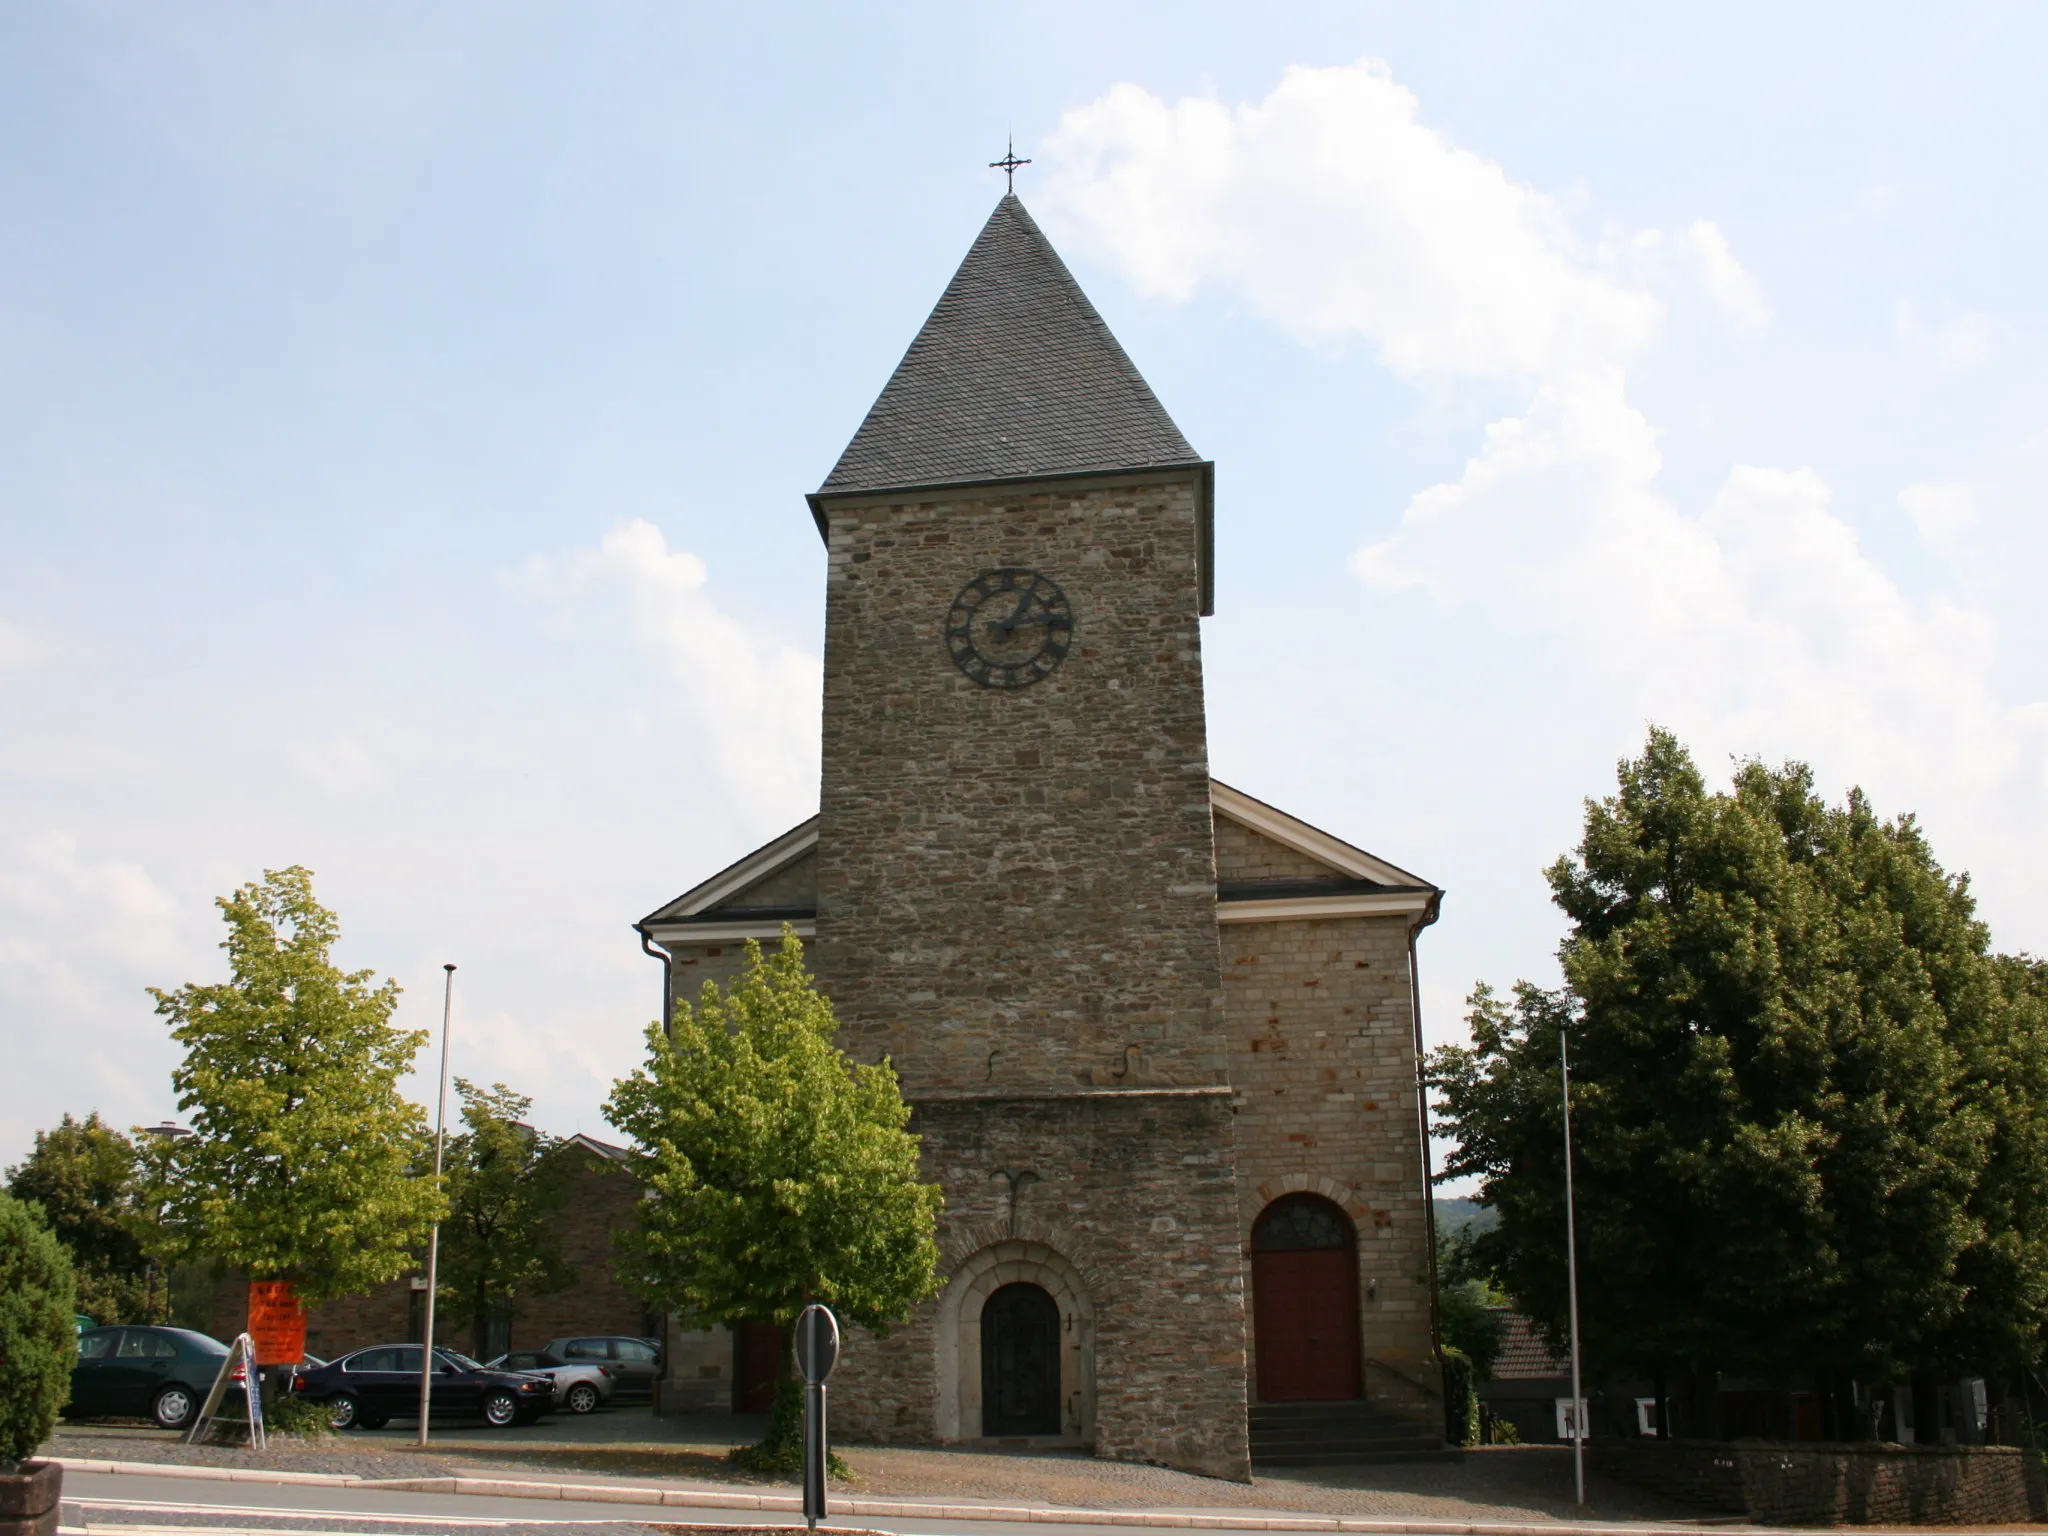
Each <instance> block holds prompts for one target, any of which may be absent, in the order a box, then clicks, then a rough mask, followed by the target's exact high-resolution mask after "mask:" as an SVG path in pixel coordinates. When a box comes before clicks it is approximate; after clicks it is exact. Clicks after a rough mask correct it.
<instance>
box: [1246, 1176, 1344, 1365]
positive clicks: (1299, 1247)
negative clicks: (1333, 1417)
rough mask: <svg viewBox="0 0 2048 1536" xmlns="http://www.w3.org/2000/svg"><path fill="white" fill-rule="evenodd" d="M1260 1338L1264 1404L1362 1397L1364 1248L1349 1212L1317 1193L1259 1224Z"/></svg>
mask: <svg viewBox="0 0 2048 1536" xmlns="http://www.w3.org/2000/svg"><path fill="white" fill-rule="evenodd" d="M1252 1330H1253V1333H1252V1340H1253V1344H1254V1345H1255V1347H1256V1349H1257V1352H1258V1362H1259V1363H1258V1392H1259V1401H1260V1402H1264V1403H1297V1402H1340V1401H1346V1400H1349V1399H1351V1398H1355V1397H1358V1396H1359V1395H1360V1391H1361V1366H1360V1361H1359V1339H1358V1245H1357V1241H1356V1238H1355V1236H1354V1234H1353V1232H1352V1229H1351V1222H1350V1220H1349V1219H1348V1218H1347V1217H1346V1216H1345V1214H1344V1213H1343V1212H1342V1211H1340V1210H1338V1209H1337V1207H1336V1206H1334V1205H1332V1204H1331V1203H1330V1202H1329V1201H1327V1200H1324V1199H1320V1198H1319V1197H1317V1196H1315V1195H1288V1196H1286V1197H1285V1198H1284V1199H1280V1200H1276V1201H1274V1202H1273V1203H1272V1204H1271V1205H1269V1206H1267V1207H1266V1209H1265V1211H1264V1212H1263V1213H1261V1215H1260V1216H1259V1219H1258V1222H1257V1224H1256V1225H1255V1226H1254V1227H1253V1228H1252Z"/></svg>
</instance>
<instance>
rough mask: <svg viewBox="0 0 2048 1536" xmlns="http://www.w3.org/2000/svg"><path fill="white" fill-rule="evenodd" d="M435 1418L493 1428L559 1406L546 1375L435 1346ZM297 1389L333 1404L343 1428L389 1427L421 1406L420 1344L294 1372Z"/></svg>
mask: <svg viewBox="0 0 2048 1536" xmlns="http://www.w3.org/2000/svg"><path fill="white" fill-rule="evenodd" d="M434 1360H435V1363H436V1369H435V1372H434V1406H433V1414H434V1417H435V1418H437V1419H438V1418H443V1417H446V1418H451V1419H456V1418H481V1419H482V1420H483V1421H484V1422H485V1423H486V1424H489V1425H490V1426H492V1427H493V1428H494V1429H504V1428H507V1427H508V1426H510V1425H514V1424H531V1423H532V1422H533V1421H534V1420H535V1419H537V1418H539V1417H540V1416H541V1415H542V1414H544V1413H546V1412H547V1411H548V1410H549V1409H550V1408H552V1407H554V1405H555V1384H554V1382H553V1381H551V1380H549V1379H548V1378H547V1377H546V1376H537V1375H534V1374H532V1373H530V1372H524V1371H500V1370H494V1369H492V1368H491V1367H490V1366H487V1365H479V1364H477V1363H476V1361H474V1360H472V1359H470V1358H469V1357H468V1356H467V1355H458V1354H457V1353H456V1352H455V1351H454V1350H452V1349H436V1350H435V1351H434ZM292 1390H293V1391H294V1392H298V1393H302V1394H304V1396H305V1398H306V1400H307V1401H308V1402H315V1403H326V1404H327V1405H328V1407H329V1410H330V1416H331V1419H332V1421H333V1424H334V1427H335V1428H336V1429H351V1428H358V1427H359V1428H362V1429H382V1428H383V1427H384V1426H385V1425H386V1424H388V1423H390V1422H391V1421H392V1420H393V1419H416V1418H418V1417H419V1411H420V1346H419V1345H417V1344H376V1345H372V1346H371V1347H370V1348H368V1349H358V1350H354V1351H352V1352H350V1353H349V1354H346V1355H343V1356H342V1357H341V1358H340V1359H339V1360H334V1361H331V1362H329V1363H328V1364H326V1365H316V1366H313V1367H311V1368H310V1369H307V1370H303V1371H300V1372H298V1373H296V1374H295V1375H294V1376H293V1377H292Z"/></svg>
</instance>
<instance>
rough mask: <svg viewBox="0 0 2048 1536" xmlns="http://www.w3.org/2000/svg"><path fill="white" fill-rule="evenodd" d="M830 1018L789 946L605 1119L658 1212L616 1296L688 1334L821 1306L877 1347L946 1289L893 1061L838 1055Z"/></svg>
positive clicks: (703, 1006)
mask: <svg viewBox="0 0 2048 1536" xmlns="http://www.w3.org/2000/svg"><path fill="white" fill-rule="evenodd" d="M837 1028H838V1025H837V1023H836V1021H835V1020H834V1018H833V1015H832V1005H831V1004H830V1003H829V1002H827V1001H826V1000H825V998H823V997H822V996H820V995H819V993H818V991H817V989H816V988H815V987H814V986H813V985H812V983H811V978H810V976H809V975H808V974H807V973H806V972H805V970H804V964H803V946H802V945H801V944H799V943H798V942H797V938H796V934H795V932H794V931H793V930H792V929H790V928H788V927H787V926H785V927H784V929H783V935H782V946H781V948H780V949H779V950H778V951H777V952H776V954H775V955H774V956H773V957H764V956H763V955H762V952H761V948H760V946H759V945H758V944H754V943H752V942H749V944H748V946H747V968H746V970H745V972H744V973H743V974H742V975H740V976H739V977H737V978H736V979H735V980H734V981H733V982H732V984H731V987H730V989H729V990H728V991H727V992H725V993H724V994H721V993H720V991H719V989H718V987H717V985H716V984H715V983H710V982H707V983H706V984H705V987H704V991H703V993H702V995H701V996H700V997H699V999H698V1001H697V1004H696V1006H695V1007H691V1006H690V1005H689V1004H688V1003H683V1004H680V1005H679V1006H678V1007H677V1009H676V1015H675V1020H674V1027H673V1030H672V1031H664V1030H663V1029H662V1028H661V1027H660V1026H659V1025H654V1026H651V1027H650V1028H649V1029H648V1031H647V1064H646V1065H645V1066H644V1067H642V1068H641V1069H640V1070H638V1071H636V1072H635V1073H634V1074H633V1075H632V1076H631V1077H629V1078H626V1079H624V1080H623V1081H621V1082H620V1083H619V1084H618V1085H617V1086H616V1087H615V1088H614V1089H613V1092H612V1096H611V1099H610V1101H609V1103H608V1104H607V1106H606V1111H605V1113H606V1117H607V1118H608V1119H609V1120H610V1121H611V1123H612V1124H613V1125H616V1126H617V1127H619V1129H620V1130H622V1131H624V1132H625V1133H626V1134H627V1135H629V1136H630V1137H631V1138H632V1139H633V1142H634V1152H633V1164H634V1167H635V1169H636V1171H637V1172H638V1173H639V1175H640V1177H641V1180H642V1182H643V1183H644V1184H645V1185H646V1186H647V1188H648V1190H649V1192H650V1195H651V1198H649V1199H647V1200H644V1201H642V1202H641V1203H640V1206H639V1207H638V1211H639V1220H638V1225H637V1227H636V1228H635V1229H634V1230H632V1231H630V1232H627V1233H624V1234H622V1236H621V1239H620V1244H621V1248H622V1251H623V1254H624V1265H623V1271H622V1274H623V1278H625V1280H626V1282H627V1284H628V1285H629V1286H630V1287H631V1288H632V1289H634V1290H636V1291H637V1292H639V1293H640V1294H642V1295H645V1296H648V1297H650V1298H653V1299H654V1300H656V1301H658V1302H659V1303H661V1304H662V1305H665V1306H667V1307H669V1308H671V1309H673V1310H674V1311H675V1312H676V1313H677V1314H678V1315H679V1316H680V1317H681V1318H683V1319H684V1320H685V1321H686V1323H694V1324H698V1325H701V1324H704V1323H714V1322H715V1323H727V1324H732V1323H739V1322H742V1321H746V1320H752V1319H759V1320H763V1321H769V1320H772V1321H774V1322H776V1323H778V1324H780V1325H782V1326H783V1327H785V1328H786V1327H788V1326H789V1325H790V1324H791V1323H792V1322H794V1321H795V1319H796V1316H797V1314H798V1313H799V1312H801V1311H802V1310H803V1308H804V1306H805V1304H806V1303H808V1302H812V1301H821V1302H824V1303H826V1304H828V1305H829V1306H831V1307H832V1308H833V1310H834V1311H835V1312H836V1313H837V1314H838V1315H839V1316H840V1318H841V1319H843V1320H846V1321H850V1322H856V1323H860V1324H862V1325H864V1326H865V1327H868V1328H870V1329H873V1330H875V1331H877V1332H880V1331H882V1330H884V1329H886V1328H887V1326H888V1325H889V1324H890V1323H892V1322H895V1321H899V1320H900V1319H902V1318H903V1317H905V1316H906V1315H908V1313H909V1311H910V1309H911V1308H912V1307H914V1306H916V1305H917V1303H919V1302H920V1301H923V1300H924V1299H925V1298H927V1297H929V1296H931V1295H933V1294H934V1293H935V1292H936V1291H937V1290H938V1288H939V1281H938V1275H937V1265H938V1247H937V1244H936V1243H935V1242H934V1240H933V1232H934V1230H935V1228H936V1225H937V1218H938V1210H939V1203H940V1202H939V1188H938V1186H937V1185H936V1184H920V1183H919V1182H918V1180H917V1158H918V1143H917V1138H916V1137H915V1136H913V1135H911V1134H909V1133H908V1132H907V1131H906V1130H905V1129H904V1127H905V1125H906V1124H907V1122H908V1120H909V1117H910V1111H909V1107H908V1106H907V1105H905V1104H904V1102H903V1098H902V1095H901V1094H900V1092H899V1091H898V1088H897V1082H896V1073H895V1071H894V1069H893V1068H891V1067H890V1066H889V1064H888V1063H887V1062H886V1061H885V1062H883V1063H881V1064H879V1065H876V1066H862V1065H859V1064H857V1063H855V1062H853V1061H851V1060H849V1059H848V1058H847V1057H846V1055H845V1054H844V1053H843V1052H842V1051H840V1049H839V1047H838V1046H837V1045H836V1044H834V1043H833V1036H834V1034H835V1033H836V1032H837Z"/></svg>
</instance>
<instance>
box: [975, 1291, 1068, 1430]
mask: <svg viewBox="0 0 2048 1536" xmlns="http://www.w3.org/2000/svg"><path fill="white" fill-rule="evenodd" d="M981 1432H982V1433H983V1434H984V1435H1056V1434H1058V1433H1059V1432H1060V1309H1059V1305H1058V1304H1057V1303H1056V1302H1055V1301H1054V1300H1053V1299H1052V1297H1051V1296H1049V1295H1047V1294H1046V1291H1045V1289H1044V1287H1042V1286H1036V1285H1033V1284H1031V1283H1030V1282H1029V1281H1025V1280H1018V1281H1013V1282H1012V1283H1010V1284H1009V1285H1005V1286H999V1287H998V1288H997V1289H996V1290H995V1291H994V1292H993V1293H992V1294H991V1295H990V1296H989V1298H988V1300H987V1301H986V1302H984V1303H982V1308H981Z"/></svg>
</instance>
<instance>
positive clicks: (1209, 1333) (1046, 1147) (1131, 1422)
mask: <svg viewBox="0 0 2048 1536" xmlns="http://www.w3.org/2000/svg"><path fill="white" fill-rule="evenodd" d="M1229 1119H1230V1106H1229V1098H1228V1095H1227V1094H1223V1093H1218V1092H1215V1091H1205V1090H1192V1091H1191V1090H1162V1091H1160V1092H1158V1093H1105V1094H1096V1095H1092V1096H1088V1097H1083V1098H1073V1097H1068V1098H1058V1099H1045V1100H1037V1101H1032V1100H1017V1099H1013V1100H1010V1101H1008V1102H1003V1103H988V1102H978V1101H933V1102H926V1103H924V1104H921V1105H920V1106H919V1107H918V1111H917V1116H916V1120H915V1122H914V1129H915V1130H916V1131H917V1132H918V1133H919V1134H920V1135H921V1136H922V1137H923V1138H924V1167H925V1171H926V1173H927V1175H928V1176H929V1177H933V1178H936V1179H938V1180H939V1181H940V1182H941V1183H943V1184H944V1185H945V1187H946V1189H947V1191H948V1199H947V1205H946V1211H945V1214H944V1216H943V1217H942V1219H941V1222H940V1228H939V1239H940V1248H941V1252H942V1266H941V1267H942V1270H943V1271H944V1272H945V1273H948V1274H950V1273H952V1272H953V1271H954V1270H956V1269H957V1268H958V1267H959V1266H960V1264H961V1263H962V1262H963V1261H964V1260H966V1259H967V1258H968V1257H970V1256H971V1255H973V1254H975V1253H977V1252H980V1251H981V1250H983V1249H985V1248H988V1247H990V1246H993V1245H996V1244H999V1243H1001V1242H1003V1241H1004V1240H1006V1239H1009V1238H1013V1237H1017V1238H1024V1239H1028V1240H1030V1241H1032V1242H1035V1243H1042V1244H1044V1245H1045V1246H1047V1247H1049V1248H1052V1249H1054V1250H1055V1251H1057V1252H1058V1253H1059V1254H1061V1255H1063V1256H1064V1257H1065V1258H1066V1259H1068V1260H1069V1261H1071V1262H1072V1264H1073V1266H1074V1268H1075V1269H1076V1270H1077V1271H1078V1272H1079V1278H1080V1281H1081V1284H1082V1286H1083V1287H1084V1288H1085V1290H1086V1292H1087V1297H1088V1300H1089V1302H1090V1303H1091V1304H1092V1306H1093V1309H1094V1317H1095V1338H1094V1360H1093V1378H1094V1394H1095V1399H1094V1403H1093V1404H1092V1412H1091V1413H1090V1414H1089V1416H1090V1417H1092V1419H1093V1422H1094V1429H1095V1438H1094V1445H1095V1449H1096V1451H1097V1452H1098V1453H1099V1454H1101V1455H1104V1456H1114V1457H1121V1458H1124V1459H1127V1460H1132V1461H1150V1462H1160V1463H1164V1464H1166V1465H1169V1466H1175V1467H1182V1468H1186V1469H1189V1470H1192V1471H1199V1472H1206V1473H1208V1474H1210V1475H1212V1476H1218V1477H1233V1478H1244V1477H1246V1476H1248V1475H1249V1471H1250V1467H1249V1462H1248V1460H1247V1454H1246V1448H1245V1440H1244V1423H1245V1388H1244V1381H1245V1354H1244V1291H1243V1278H1242V1274H1241V1272H1240V1268H1239V1264H1238V1250H1237V1244H1236V1242H1235V1241H1234V1238H1233V1236H1232V1233H1231V1227H1232V1225H1233V1218H1234V1208H1235V1205H1236V1198H1237V1194H1236V1181H1235V1179H1234V1178H1233V1177H1232V1172H1231V1167H1230V1160H1229V1147H1230V1142H1229V1134H1228V1132H1229ZM998 1169H1002V1170H1005V1173H1006V1174H1008V1175H1028V1177H1019V1178H1018V1179H1017V1183H1016V1197H1015V1205H1014V1208H1013V1206H1012V1203H1011V1182H1010V1179H1009V1177H1007V1176H1005V1174H998V1173H997V1172H996V1170H998ZM937 1311H938V1303H937V1302H936V1301H935V1302H932V1303H927V1304H926V1305H925V1306H924V1307H922V1308H920V1309H919V1311H918V1314H917V1315H916V1317H914V1318H913V1319H912V1320H911V1322H910V1324H909V1325H908V1326H906V1327H903V1328H900V1329H896V1330H892V1332H891V1334H890V1336H889V1338H888V1339H886V1340H876V1339H874V1338H872V1337H871V1336H870V1335H868V1334H866V1333H865V1332H863V1331H861V1330H859V1329H852V1330H849V1337H848V1342H847V1346H846V1350H845V1353H844V1355H843V1356H842V1360H841V1364H840V1367H839V1370H838V1371H837V1372H836V1373H835V1374H834V1376H833V1380H832V1400H833V1410H832V1411H833V1422H834V1426H835V1432H838V1433H842V1434H844V1435H845V1436H847V1438H849V1439H863V1440H878V1441H884V1442H897V1443H906V1442H907V1443H917V1442H928V1441H930V1440H932V1439H933V1438H935V1437H936V1434H937V1425H936V1422H935V1419H934V1408H935V1404H936V1401H937V1398H938V1393H939V1383H938V1381H937V1378H936V1372H937V1370H938V1368H939V1367H938V1362H939V1351H938V1345H937V1339H936V1333H935V1317H936V1313H937ZM963 1385H965V1384H963ZM975 1385H976V1386H977V1388H978V1384H975ZM968 1395H972V1394H968ZM962 1433H963V1435H964V1436H965V1437H966V1438H970V1439H971V1438H974V1437H975V1436H976V1435H978V1433H979V1426H978V1425H974V1424H965V1425H963V1426H962Z"/></svg>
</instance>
